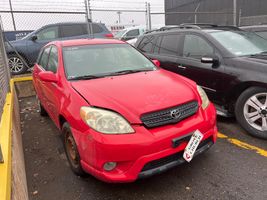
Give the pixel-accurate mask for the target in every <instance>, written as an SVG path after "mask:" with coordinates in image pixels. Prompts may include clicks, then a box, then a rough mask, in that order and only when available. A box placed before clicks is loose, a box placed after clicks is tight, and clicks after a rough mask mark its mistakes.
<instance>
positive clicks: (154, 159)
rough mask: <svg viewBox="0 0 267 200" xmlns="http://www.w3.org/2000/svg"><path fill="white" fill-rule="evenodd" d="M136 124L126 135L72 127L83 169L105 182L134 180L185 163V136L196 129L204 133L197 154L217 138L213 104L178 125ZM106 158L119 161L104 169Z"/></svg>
mask: <svg viewBox="0 0 267 200" xmlns="http://www.w3.org/2000/svg"><path fill="white" fill-rule="evenodd" d="M133 127H134V129H135V131H136V132H135V133H134V134H125V135H103V134H100V133H97V132H95V131H93V130H92V129H90V130H89V131H88V132H85V133H81V132H79V131H78V130H75V129H72V132H73V135H74V138H75V140H76V143H77V146H78V150H79V153H80V156H81V164H82V167H83V169H84V170H85V171H86V172H88V173H90V174H92V175H93V176H95V177H97V178H98V179H100V180H103V181H105V182H133V181H135V180H136V179H138V178H145V177H148V176H151V175H154V174H157V173H161V172H163V171H166V170H167V169H169V168H171V167H174V166H176V165H178V164H181V163H183V162H184V161H185V160H184V159H183V158H182V156H181V155H182V153H183V151H184V149H185V147H186V145H187V143H188V139H189V138H190V137H189V138H188V139H186V140H185V139H183V138H184V136H185V135H188V134H190V133H192V132H194V131H195V130H197V129H198V130H199V131H201V132H202V133H203V134H204V137H203V139H202V144H204V145H202V144H201V145H200V146H199V148H198V150H197V152H196V154H195V155H198V154H200V153H202V152H204V151H205V150H207V149H208V148H210V147H211V146H212V144H214V143H215V142H216V139H217V127H216V113H215V109H214V106H213V105H212V104H210V105H209V107H208V108H207V109H206V110H205V111H203V110H202V109H199V111H198V113H197V114H195V115H194V116H191V117H189V118H187V119H185V120H183V121H181V122H179V123H177V124H175V125H173V124H172V125H166V126H162V127H158V128H152V129H146V128H145V127H143V126H137V125H135V126H133ZM180 138H181V139H182V140H181V141H180V142H179V143H178V144H177V145H175V146H173V140H174V139H176V140H177V139H178V140H179V139H180ZM170 158H171V159H170ZM163 160H164V162H162V161H163ZM166 160H167V161H166ZM106 162H117V167H116V168H115V169H114V170H112V171H109V172H108V171H105V170H104V169H103V165H104V164H105V163H106ZM157 163H161V164H157Z"/></svg>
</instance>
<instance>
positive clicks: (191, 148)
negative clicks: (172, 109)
mask: <svg viewBox="0 0 267 200" xmlns="http://www.w3.org/2000/svg"><path fill="white" fill-rule="evenodd" d="M202 138H203V134H202V133H201V132H200V131H199V130H196V131H195V132H194V133H193V135H192V136H191V138H190V140H189V142H188V144H187V145H186V147H185V150H184V155H183V157H184V159H185V160H186V161H187V162H190V161H191V160H192V159H193V157H194V154H195V152H196V150H197V147H198V145H199V143H200V142H201V140H202Z"/></svg>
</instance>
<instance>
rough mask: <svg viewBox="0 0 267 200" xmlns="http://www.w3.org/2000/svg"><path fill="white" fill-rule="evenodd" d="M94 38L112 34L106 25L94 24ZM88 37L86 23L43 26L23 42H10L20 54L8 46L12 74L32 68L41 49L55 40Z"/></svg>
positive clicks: (107, 36)
mask: <svg viewBox="0 0 267 200" xmlns="http://www.w3.org/2000/svg"><path fill="white" fill-rule="evenodd" d="M92 30H93V33H94V34H93V36H94V37H96V38H112V37H113V35H112V33H111V32H110V31H109V30H108V29H107V28H106V26H105V25H104V24H101V23H92ZM87 37H88V26H87V24H86V23H58V24H50V25H46V26H43V27H42V28H40V29H38V30H36V31H34V32H32V33H30V34H28V35H27V36H26V37H24V38H22V39H21V40H17V41H12V42H10V43H11V45H12V46H13V47H14V48H15V49H16V51H17V52H18V53H19V55H20V56H21V57H20V56H18V55H17V54H16V52H15V50H14V48H12V47H11V46H10V45H8V44H6V51H7V55H8V58H9V60H8V62H9V66H10V71H11V73H12V74H15V75H16V74H22V73H24V72H26V71H27V69H28V68H27V66H26V65H25V63H24V62H23V61H22V59H21V58H23V59H24V60H25V62H26V63H27V64H28V66H32V65H33V64H34V63H35V61H36V59H37V56H38V53H39V51H40V49H41V48H42V47H43V46H44V45H46V44H47V43H49V42H51V41H53V40H69V39H79V38H87Z"/></svg>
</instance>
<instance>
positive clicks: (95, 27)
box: [83, 24, 104, 33]
mask: <svg viewBox="0 0 267 200" xmlns="http://www.w3.org/2000/svg"><path fill="white" fill-rule="evenodd" d="M83 27H84V28H85V30H86V33H87V29H88V27H87V24H83ZM92 28H93V32H94V33H102V32H103V31H104V29H103V28H102V27H101V26H100V25H98V24H92Z"/></svg>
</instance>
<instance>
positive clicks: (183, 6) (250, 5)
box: [165, 0, 267, 25]
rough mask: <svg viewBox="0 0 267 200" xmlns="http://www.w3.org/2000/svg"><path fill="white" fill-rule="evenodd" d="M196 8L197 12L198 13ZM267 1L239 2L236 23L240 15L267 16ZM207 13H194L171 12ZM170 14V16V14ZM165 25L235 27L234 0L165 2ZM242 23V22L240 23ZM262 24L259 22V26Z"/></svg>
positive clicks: (178, 0) (169, 0)
mask: <svg viewBox="0 0 267 200" xmlns="http://www.w3.org/2000/svg"><path fill="white" fill-rule="evenodd" d="M196 8H198V9H197V11H196ZM266 8H267V1H266V0H237V16H236V21H237V24H238V23H239V14H241V16H242V17H248V16H256V15H267V9H266ZM195 11H196V12H206V13H202V14H197V15H195V14H194V13H176V14H170V12H195ZM212 12H217V14H215V13H212ZM168 13H169V14H168ZM165 15H166V17H165V23H166V25H174V24H181V23H194V22H195V19H196V22H197V23H213V24H220V25H233V21H234V20H233V19H234V15H233V0H165ZM240 22H241V23H242V20H241V21H240ZM259 23H262V22H257V24H259Z"/></svg>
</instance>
